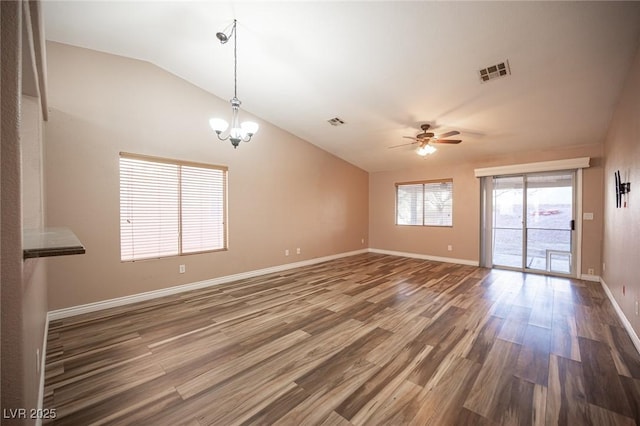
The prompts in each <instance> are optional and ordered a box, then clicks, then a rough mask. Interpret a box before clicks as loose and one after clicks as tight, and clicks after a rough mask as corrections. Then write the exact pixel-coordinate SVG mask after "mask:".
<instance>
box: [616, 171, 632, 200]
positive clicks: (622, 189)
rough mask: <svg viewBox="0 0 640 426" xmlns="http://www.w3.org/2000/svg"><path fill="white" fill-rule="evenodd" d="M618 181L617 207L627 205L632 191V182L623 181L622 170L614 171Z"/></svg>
mask: <svg viewBox="0 0 640 426" xmlns="http://www.w3.org/2000/svg"><path fill="white" fill-rule="evenodd" d="M614 177H615V181H616V208H618V209H619V208H620V207H627V199H628V197H629V195H628V194H629V192H631V182H622V179H621V178H620V170H618V171H617V172H615V173H614Z"/></svg>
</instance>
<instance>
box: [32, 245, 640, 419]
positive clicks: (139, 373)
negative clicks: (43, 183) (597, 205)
mask: <svg viewBox="0 0 640 426" xmlns="http://www.w3.org/2000/svg"><path fill="white" fill-rule="evenodd" d="M47 345H48V346H47V360H46V382H45V383H46V384H45V401H44V404H45V408H55V409H56V412H57V418H56V419H55V420H54V421H52V422H50V423H55V424H60V425H89V424H96V425H101V424H114V425H120V424H122V425H127V424H135V425H231V424H273V423H278V424H290V425H301V424H317V425H364V424H366V425H369V424H372V425H376V424H411V425H467V424H478V425H484V424H486V425H493V424H496V425H497V424H508V425H511V424H513V425H516V424H518V425H542V424H547V425H555V424H560V425H589V424H592V425H626V424H640V356H639V355H638V353H637V352H636V350H635V348H634V346H633V344H632V342H631V340H630V338H629V336H628V335H627V333H626V332H625V330H624V328H623V327H622V325H621V324H620V322H619V320H618V318H617V316H616V313H615V311H614V309H613V307H612V306H611V304H610V302H609V301H608V299H607V298H606V295H605V294H604V292H603V290H602V288H601V287H600V285H599V284H597V283H591V282H584V281H578V280H570V279H562V278H553V277H544V276H538V275H528V274H521V273H516V272H510V271H499V270H489V269H483V268H477V267H471V266H462V265H453V264H444V263H437V262H430V261H423V260H417V259H407V258H401V257H393V256H386V255H380V254H372V253H369V254H362V255H357V256H352V257H348V258H343V259H338V260H334V261H330V262H326V263H321V264H317V265H313V266H308V267H304V268H299V269H294V270H290V271H286V272H282V273H274V274H270V275H265V276H261V277H256V278H251V279H246V280H242V281H237V282H234V283H229V284H225V285H220V286H216V287H210V288H208V289H203V290H197V291H192V292H189V293H183V294H180V295H175V296H171V297H166V298H162V299H155V300H152V301H147V302H142V303H138V304H135V305H129V306H126V307H121V308H115V309H110V310H105V311H100V312H95V313H91V314H86V315H81V316H76V317H72V318H67V319H63V320H58V321H52V322H51V324H50V326H49V338H48V344H47Z"/></svg>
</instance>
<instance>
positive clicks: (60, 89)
mask: <svg viewBox="0 0 640 426" xmlns="http://www.w3.org/2000/svg"><path fill="white" fill-rule="evenodd" d="M47 55H48V71H49V74H48V77H49V106H50V116H49V121H48V122H47V125H46V129H45V137H46V141H47V143H46V148H45V165H46V172H47V173H46V185H47V186H46V191H45V192H46V195H47V199H46V201H47V214H48V225H49V226H68V227H70V228H71V229H72V230H73V231H74V232H75V233H76V235H78V237H79V238H80V240H81V241H82V242H83V243H84V244H85V246H86V250H87V253H86V254H85V255H82V256H71V257H68V258H60V259H56V262H55V263H54V262H50V264H49V285H50V292H49V307H50V309H52V310H54V309H59V308H64V307H69V306H75V305H79V304H85V303H90V302H96V301H102V300H106V299H111V298H115V297H121V296H127V295H132V294H136V293H141V292H146V291H151V290H157V289H162V288H166V287H170V286H176V285H181V284H186V283H192V282H197V281H201V280H206V279H210V278H214V277H220V276H225V275H230V274H236V273H240V272H246V271H251V270H256V269H261V268H266V267H270V266H275V265H281V264H286V263H292V262H296V261H302V260H306V259H312V258H316V257H322V256H327V255H332V254H337V253H343V252H348V251H352V250H358V249H361V248H365V247H367V243H368V234H367V233H368V216H367V209H368V190H367V184H368V174H367V173H366V172H365V171H363V170H361V169H359V168H356V167H355V166H353V165H351V164H348V163H346V162H344V161H342V160H340V159H338V158H337V157H335V156H333V155H331V154H328V153H327V152H325V151H323V150H320V149H319V148H317V147H315V146H314V145H311V144H309V143H307V142H305V141H303V140H301V139H299V138H297V137H295V136H293V135H291V134H289V133H287V132H285V131H283V130H282V129H279V128H277V127H275V126H273V125H271V124H269V123H266V122H264V121H261V120H260V119H257V118H254V119H255V120H256V121H257V122H258V123H259V124H260V126H261V127H260V130H259V132H258V133H257V135H256V136H255V137H254V139H253V140H252V141H251V142H249V143H242V144H241V145H240V146H239V147H238V148H237V149H235V150H234V149H233V148H232V146H231V143H230V142H220V141H218V140H217V139H216V136H215V134H214V133H213V132H212V131H211V129H210V128H209V125H208V120H209V118H210V117H212V116H221V117H227V116H229V114H230V111H231V108H230V105H229V103H228V102H227V101H225V100H221V99H219V98H216V97H214V96H212V95H210V94H208V93H206V92H205V91H203V90H201V89H199V88H197V87H195V86H193V85H191V84H189V83H187V82H185V81H184V80H182V79H180V78H178V77H176V76H174V75H172V74H169V73H167V72H165V71H163V70H162V69H160V68H158V67H156V66H154V65H151V64H149V63H145V62H141V61H136V60H132V59H126V58H123V57H118V56H114V55H108V54H104V53H99V52H96V51H91V50H87V49H81V48H77V47H72V46H68V45H63V44H57V43H48V44H47ZM229 83H230V84H231V82H229ZM245 96H246V98H243V99H242V100H243V101H245V105H247V106H250V97H249V96H247V95H245ZM242 114H243V117H245V118H246V119H249V118H252V117H251V116H250V115H249V114H248V113H247V112H246V111H242ZM120 151H126V152H132V153H139V154H147V155H155V156H160V157H168V158H176V159H181V160H191V161H198V162H205V163H212V164H222V165H227V166H228V167H229V250H228V251H225V252H216V253H208V254H198V255H190V256H183V257H171V258H165V259H161V260H147V261H139V262H133V263H121V262H120V257H119V256H120V248H119V186H118V185H119V171H118V153H119V152H120ZM362 238H364V239H365V243H364V244H363V243H361V239H362ZM297 247H300V248H301V251H302V252H301V254H300V255H296V253H295V249H296V248H297ZM285 249H289V250H290V253H291V254H290V256H288V257H285V255H284V250H285ZM180 264H185V265H186V273H185V274H179V273H178V266H179V265H180Z"/></svg>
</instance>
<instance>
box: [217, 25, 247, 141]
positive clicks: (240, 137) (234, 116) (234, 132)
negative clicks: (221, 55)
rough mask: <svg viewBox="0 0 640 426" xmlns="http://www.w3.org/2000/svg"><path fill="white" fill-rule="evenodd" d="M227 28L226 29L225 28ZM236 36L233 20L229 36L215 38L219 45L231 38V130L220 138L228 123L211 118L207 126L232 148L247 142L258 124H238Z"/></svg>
mask: <svg viewBox="0 0 640 426" xmlns="http://www.w3.org/2000/svg"><path fill="white" fill-rule="evenodd" d="M227 28H228V27H227ZM237 34H238V31H237V30H236V20H235V19H234V20H233V24H232V25H231V31H229V34H227V33H226V31H223V32H219V33H216V37H217V38H218V40H219V41H220V44H225V43H226V42H228V41H229V39H230V38H231V37H233V98H231V100H230V101H229V102H231V128H230V129H229V134H227V135H226V136H224V137H223V136H220V135H221V134H222V132H224V131H225V130H227V128H228V127H229V123H227V122H226V121H225V120H223V119H221V118H212V119H210V120H209V125H210V126H211V128H212V129H213V130H214V131H215V132H216V135H218V139H220V140H221V141H226V140H230V141H231V144H232V145H233V147H234V148H237V147H238V145H239V144H240V142H241V141H243V142H249V141H250V140H251V137H252V136H253V135H254V134H255V133H256V132H257V131H258V123H255V122H253V121H244V122H242V123H240V120H239V118H238V113H239V111H240V104H241V103H242V102H240V99H238V49H237V44H238V43H237V37H238V36H237Z"/></svg>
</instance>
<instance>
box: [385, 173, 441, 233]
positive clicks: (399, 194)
mask: <svg viewBox="0 0 640 426" xmlns="http://www.w3.org/2000/svg"><path fill="white" fill-rule="evenodd" d="M396 224H397V225H417V226H453V181H452V180H451V179H446V180H438V181H421V182H407V183H398V184H396Z"/></svg>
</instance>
